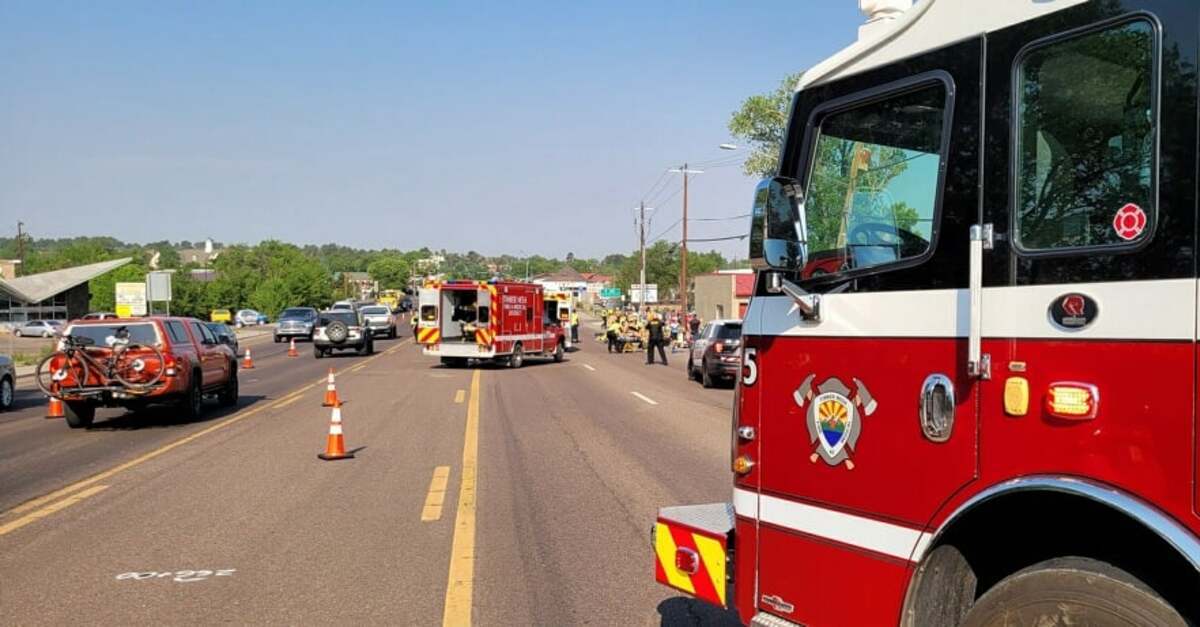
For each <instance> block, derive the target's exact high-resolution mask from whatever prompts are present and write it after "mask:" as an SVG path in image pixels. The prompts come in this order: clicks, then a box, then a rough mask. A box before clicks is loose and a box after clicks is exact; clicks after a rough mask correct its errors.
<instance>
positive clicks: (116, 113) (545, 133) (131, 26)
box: [0, 0, 860, 257]
mask: <svg viewBox="0 0 1200 627" xmlns="http://www.w3.org/2000/svg"><path fill="white" fill-rule="evenodd" d="M859 21H860V15H859V13H858V9H857V2H856V1H855V0H830V1H828V2H827V1H822V2H796V1H795V0H792V1H790V2H783V1H772V2H754V3H738V2H727V3H717V2H663V3H646V2H623V1H614V2H603V3H563V2H545V3H539V2H504V3H499V2H493V3H463V2H451V3H411V4H410V3H401V2H388V3H369V2H344V3H320V4H318V3H303V2H216V1H205V2H193V3H177V2H144V3H143V2H137V3H135V2H115V1H114V2H76V3H69V2H41V1H36V0H34V1H29V2H11V1H9V0H0V77H3V85H4V89H3V92H2V94H3V95H2V97H0V139H2V143H0V233H4V234H5V235H6V236H11V235H12V232H13V231H15V223H16V221H17V220H18V219H19V220H22V221H24V222H25V223H26V228H27V229H28V230H29V231H30V232H31V233H32V234H33V235H34V236H38V237H54V236H71V235H92V234H104V235H112V236H115V237H118V238H121V239H126V240H130V241H153V240H160V239H172V240H179V239H188V240H201V239H203V238H204V237H206V236H212V237H214V238H216V239H218V240H222V241H242V242H256V241H259V240H261V239H265V238H279V239H284V240H288V241H293V242H298V243H324V242H330V241H333V242H338V243H343V244H349V245H355V246H364V247H385V246H386V247H399V248H405V249H407V248H416V247H420V246H429V247H431V248H447V249H451V250H458V251H466V250H477V251H479V252H481V253H484V254H498V253H502V252H510V253H517V252H519V251H525V252H526V253H530V254H532V253H539V254H546V255H555V256H562V255H565V254H566V253H567V252H574V253H575V254H576V255H578V256H596V255H602V254H606V253H609V252H625V251H628V250H631V249H632V248H633V247H634V246H635V243H636V242H635V237H634V235H635V232H634V227H633V220H632V218H633V214H632V212H631V211H630V209H631V208H632V207H634V206H635V205H636V204H637V202H638V200H639V199H640V197H641V196H642V195H643V194H644V193H645V192H646V191H647V190H648V189H649V188H650V186H651V184H652V183H654V182H655V180H656V179H657V178H658V177H659V175H660V173H661V172H662V171H663V170H664V169H665V168H667V167H670V166H671V165H672V164H678V163H679V162H682V161H684V160H691V161H693V162H695V161H705V160H709V161H711V160H713V159H717V158H721V157H727V156H729V153H725V152H721V151H719V150H718V149H717V145H718V144H720V143H722V142H726V141H730V138H729V136H728V132H727V130H726V123H727V121H728V119H729V115H730V113H731V112H732V111H734V110H735V109H736V108H737V107H738V104H739V103H740V102H741V100H742V99H743V98H745V97H746V96H748V95H750V94H753V93H758V92H765V91H769V90H770V89H772V88H774V87H775V85H777V84H778V82H779V80H780V79H781V78H782V77H783V76H784V75H785V74H787V73H788V72H793V71H796V70H800V69H803V68H805V67H808V66H810V65H812V64H813V63H815V62H817V61H819V60H820V59H821V58H823V57H825V56H828V55H829V54H832V53H833V52H835V51H837V50H838V49H840V48H842V47H843V46H845V45H847V44H849V43H850V42H851V41H853V39H854V37H855V34H856V28H857V25H858V23H859ZM672 185H673V186H677V182H674V183H672ZM753 185H754V181H753V180H751V179H749V178H747V177H745V176H743V175H742V174H741V173H740V168H738V167H723V168H716V169H712V170H709V171H708V172H707V173H705V174H704V175H701V176H699V177H698V179H697V180H696V181H695V184H694V186H693V187H692V194H691V205H690V206H691V210H690V214H691V216H693V217H699V218H703V217H722V216H730V215H736V214H740V213H745V210H746V207H748V206H749V201H750V197H751V193H752V190H753ZM672 191H674V188H673V187H672V188H669V189H668V190H667V191H666V192H665V193H663V194H661V195H660V196H664V197H665V196H667V195H668V194H670V193H671V192H672ZM680 209H681V208H680V196H678V195H676V196H675V197H674V198H672V199H671V200H670V201H669V202H668V203H667V204H665V205H663V206H662V207H660V211H659V212H658V215H657V216H656V218H655V220H654V223H653V225H652V226H651V229H650V231H651V235H653V234H656V233H657V232H659V231H661V230H662V229H663V228H664V227H666V226H668V225H670V224H671V223H672V222H675V221H676V220H678V218H679V215H680ZM744 229H745V225H744V224H743V223H742V222H740V221H739V222H707V223H696V224H694V225H693V227H692V229H691V233H690V235H691V236H692V237H694V238H697V237H716V236H723V235H732V234H738V233H740V232H741V231H743V230H744ZM678 233H679V232H678V228H676V229H674V230H672V231H671V232H668V233H667V234H666V235H665V236H664V237H665V238H667V239H672V238H673V239H676V240H677V239H678V238H679V234H678ZM709 246H712V247H714V248H716V249H718V250H721V251H722V252H725V253H726V254H727V255H732V254H734V253H736V254H738V256H741V257H744V256H745V253H744V243H743V242H732V243H727V244H716V245H709ZM693 247H694V248H705V247H706V246H704V245H694V246H693Z"/></svg>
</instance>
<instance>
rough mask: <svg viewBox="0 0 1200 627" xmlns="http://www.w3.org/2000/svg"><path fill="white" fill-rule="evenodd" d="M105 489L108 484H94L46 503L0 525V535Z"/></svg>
mask: <svg viewBox="0 0 1200 627" xmlns="http://www.w3.org/2000/svg"><path fill="white" fill-rule="evenodd" d="M106 489H108V486H106V485H94V486H92V487H90V488H88V489H86V490H84V491H83V492H79V493H78V494H75V495H74V496H69V497H67V498H65V499H63V500H61V501H59V502H57V503H51V504H50V505H47V506H45V507H43V508H42V509H39V510H37V511H36V512H33V513H30V514H26V515H24V516H22V517H20V518H18V519H16V520H12V521H9V522H6V523H4V524H3V525H0V536H2V535H4V534H7V533H11V532H13V531H16V530H17V529H20V528H21V527H24V526H25V525H28V524H29V523H31V522H34V521H36V520H39V519H42V518H45V517H47V516H49V515H50V514H53V513H54V512H57V511H59V510H62V509H66V508H68V507H70V506H72V505H74V504H76V503H78V502H80V501H82V500H83V499H86V498H87V497H89V496H92V495H93V494H96V493H98V492H101V491H104V490H106Z"/></svg>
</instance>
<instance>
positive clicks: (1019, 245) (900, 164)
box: [654, 0, 1200, 626]
mask: <svg viewBox="0 0 1200 627" xmlns="http://www.w3.org/2000/svg"><path fill="white" fill-rule="evenodd" d="M860 5H861V6H862V7H863V9H864V10H865V11H868V12H869V13H870V20H869V21H868V22H867V24H866V25H865V26H864V27H863V29H862V30H861V31H860V33H859V41H858V42H857V43H855V44H853V45H851V46H850V47H849V48H847V49H846V50H844V51H842V52H841V53H839V54H837V55H835V56H834V57H832V58H830V59H828V60H826V61H824V62H822V63H820V64H818V65H816V66H815V67H813V68H811V69H810V70H808V71H807V72H805V73H804V74H803V76H802V78H801V80H800V84H799V86H798V89H797V91H796V94H795V98H794V101H793V104H792V107H791V113H790V124H789V126H788V130H787V134H786V139H785V145H784V149H783V151H782V154H781V161H780V166H779V176H777V177H773V178H770V179H767V180H765V181H763V182H762V183H761V184H760V185H759V186H758V188H757V190H756V192H755V198H754V205H753V210H752V219H751V229H752V231H751V234H750V248H751V257H752V258H753V259H754V263H755V267H756V270H757V277H756V292H755V296H754V298H753V300H752V302H751V304H750V307H749V310H748V313H747V315H746V318H745V322H744V326H743V331H742V333H743V336H742V338H743V345H744V349H743V354H742V377H741V380H740V382H739V385H738V391H737V396H736V397H735V401H734V414H733V424H732V434H731V439H732V467H733V473H734V486H733V499H732V502H731V503H717V504H711V505H700V506H682V507H672V508H664V509H663V510H661V511H660V512H659V518H658V521H657V523H656V525H655V528H654V540H655V553H656V570H657V578H658V580H659V581H661V582H663V583H666V584H667V585H670V586H673V587H675V588H677V589H679V590H682V591H685V592H687V593H689V594H693V595H695V596H698V597H700V598H702V599H705V600H708V601H711V602H713V603H716V604H719V605H725V606H728V607H731V608H736V611H737V614H738V616H739V617H740V620H741V621H742V622H745V623H750V624H754V625H778V626H784V625H794V624H804V625H884V624H898V623H899V624H904V625H915V626H923V625H958V624H966V625H998V624H1004V625H1066V624H1090V625H1110V624H1130V625H1183V624H1197V623H1200V514H1198V512H1200V483H1198V482H1197V478H1198V477H1197V473H1198V468H1200V463H1198V462H1200V460H1198V459H1197V450H1198V449H1197V445H1198V440H1200V435H1198V434H1200V428H1198V425H1197V422H1196V421H1197V353H1196V340H1197V258H1196V257H1197V252H1196V251H1197V244H1198V242H1197V241H1196V240H1197V219H1196V218H1197V183H1198V181H1197V166H1198V159H1197V145H1198V139H1200V138H1198V133H1197V118H1198V113H1200V111H1198V106H1197V102H1198V99H1197V95H1198V90H1197V59H1198V58H1200V43H1198V42H1200V3H1196V2H1195V1H1194V0H1188V1H1183V0H1091V1H1087V0H1037V1H1034V0H1005V1H1004V2H995V1H994V0H923V1H922V2H920V3H917V4H915V5H914V4H912V3H911V2H906V1H903V0H861V1H860ZM817 266H819V270H820V271H819V272H817V271H815V270H816V269H817Z"/></svg>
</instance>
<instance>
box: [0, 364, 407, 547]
mask: <svg viewBox="0 0 1200 627" xmlns="http://www.w3.org/2000/svg"><path fill="white" fill-rule="evenodd" d="M392 350H395V349H394V348H393V349H389V350H388V351H385V352H382V353H379V354H377V355H375V356H373V357H369V358H367V359H366V360H365V361H364V362H363V363H370V362H372V361H375V360H376V359H379V358H380V357H383V356H384V355H386V354H387V353H388V352H391V351H392ZM324 382H325V378H324V377H322V378H321V379H319V380H318V381H317V382H314V383H309V384H308V385H305V386H303V387H301V388H299V389H297V390H293V391H291V392H289V393H288V394H285V395H284V396H283V397H282V398H281V399H280V401H279V402H280V403H282V402H283V401H284V400H286V399H290V398H291V397H292V396H293V395H294V396H296V397H297V398H298V397H299V395H301V394H303V393H304V392H307V391H308V390H310V389H312V388H313V387H314V386H316V385H317V384H318V383H324ZM274 407H275V406H274V405H266V404H259V405H255V406H254V407H250V408H248V409H246V410H245V411H241V412H238V413H236V414H234V415H232V416H230V417H228V418H226V419H224V420H222V421H221V422H218V423H216V424H214V425H212V426H210V427H207V428H205V429H201V430H200V431H197V432H195V433H193V434H191V435H188V436H184V437H182V438H179V439H178V440H175V441H174V442H170V443H168V444H165V445H163V446H161V447H159V448H156V449H154V450H152V451H150V452H148V453H145V454H143V455H140V456H138V457H135V458H133V459H131V460H129V461H127V462H124V463H122V464H118V465H116V466H113V467H112V468H109V469H108V470H105V471H103V472H99V473H96V474H94V475H92V476H90V477H88V478H86V479H81V480H79V481H76V482H75V483H72V484H69V485H67V486H66V487H63V488H59V489H58V490H55V491H53V492H50V493H49V494H44V495H42V496H39V497H36V498H33V499H30V500H28V501H25V502H24V503H22V504H20V505H18V506H16V507H14V508H12V509H10V510H8V511H6V512H2V513H0V518H3V517H7V516H10V515H13V514H20V513H23V512H27V511H29V510H31V509H35V508H38V507H41V506H42V505H45V504H46V503H49V502H50V501H54V500H56V499H59V498H62V497H64V496H66V495H68V494H71V493H73V492H77V491H79V490H81V489H83V488H86V487H87V486H90V485H92V484H94V483H99V482H101V481H104V480H105V479H108V478H109V477H112V476H113V475H116V474H118V473H121V472H124V471H126V470H129V469H130V468H133V467H134V466H138V465H140V464H144V463H146V462H148V461H150V460H152V459H154V458H156V457H159V456H160V455H163V454H164V453H167V452H170V451H172V450H175V449H176V448H179V447H180V446H183V445H184V444H187V443H189V442H192V441H194V440H197V439H199V438H202V437H204V436H206V435H208V434H210V433H212V432H214V431H217V430H220V429H223V428H225V427H228V426H229V425H231V424H234V423H236V422H239V421H242V420H245V419H246V418H249V417H251V416H253V415H255V414H257V413H259V412H262V411H265V410H267V409H272V408H274ZM96 492H99V490H96ZM94 493H95V492H90V491H89V494H88V495H89V496H90V495H91V494H94ZM60 509H61V508H60ZM54 511H58V510H57V509H56V510H53V511H51V512H49V513H53V512H54ZM22 520H24V519H22ZM14 522H15V521H14ZM24 524H28V523H23V525H24Z"/></svg>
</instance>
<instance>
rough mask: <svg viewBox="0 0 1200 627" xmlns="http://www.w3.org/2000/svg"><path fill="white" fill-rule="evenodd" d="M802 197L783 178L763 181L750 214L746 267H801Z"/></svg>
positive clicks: (796, 185)
mask: <svg viewBox="0 0 1200 627" xmlns="http://www.w3.org/2000/svg"><path fill="white" fill-rule="evenodd" d="M803 199H804V194H803V192H802V191H801V189H800V184H799V183H798V182H797V181H796V180H794V179H790V178H787V177H783V176H776V177H773V178H769V179H763V180H762V181H761V182H759V184H758V187H756V188H755V190H754V208H753V210H752V211H751V213H750V255H749V257H750V264H751V266H753V267H754V268H755V269H756V270H763V269H772V270H784V271H791V270H797V269H799V268H801V267H802V266H803V265H804V263H803V262H804V259H803V250H804V246H803V244H804V241H803V240H804V237H803V233H804V228H803V223H804V216H803V213H802V208H803Z"/></svg>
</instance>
